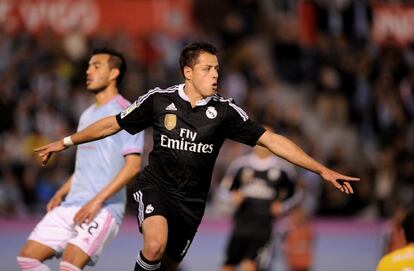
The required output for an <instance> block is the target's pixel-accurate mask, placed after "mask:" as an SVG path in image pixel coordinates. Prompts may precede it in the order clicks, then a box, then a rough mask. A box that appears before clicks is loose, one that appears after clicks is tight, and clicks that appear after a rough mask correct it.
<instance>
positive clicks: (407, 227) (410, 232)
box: [402, 210, 414, 243]
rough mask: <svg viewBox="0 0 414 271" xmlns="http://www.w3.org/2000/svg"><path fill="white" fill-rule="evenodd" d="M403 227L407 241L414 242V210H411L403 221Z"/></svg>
mask: <svg viewBox="0 0 414 271" xmlns="http://www.w3.org/2000/svg"><path fill="white" fill-rule="evenodd" d="M402 228H403V230H404V233H405V238H406V239H407V243H413V242H414V210H411V211H410V212H409V213H407V216H406V217H405V219H404V220H403V222H402Z"/></svg>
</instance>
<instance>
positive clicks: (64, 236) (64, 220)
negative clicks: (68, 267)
mask: <svg viewBox="0 0 414 271" xmlns="http://www.w3.org/2000/svg"><path fill="white" fill-rule="evenodd" d="M80 208H81V207H80V206H58V207H56V208H54V209H53V210H52V211H50V212H48V213H47V214H46V215H45V216H44V217H43V219H42V220H41V221H40V222H39V223H38V224H37V225H36V227H35V228H34V230H33V231H32V233H31V234H30V236H29V238H28V239H29V240H34V241H37V242H39V243H42V244H44V245H46V246H48V247H51V248H52V249H54V250H55V252H56V257H60V256H61V255H62V253H63V251H64V249H65V247H66V245H67V243H71V244H73V245H75V246H77V247H79V248H80V249H82V250H83V251H84V252H85V253H86V254H87V255H89V257H90V258H91V260H90V261H89V263H88V265H95V263H96V262H97V260H98V257H99V255H100V254H101V252H102V250H103V248H104V246H105V245H106V244H108V243H109V241H111V240H112V239H113V238H114V237H115V236H116V235H117V233H118V230H119V225H118V224H117V223H116V221H115V219H114V218H113V217H112V215H111V214H110V213H109V212H108V211H107V210H105V209H101V211H100V212H99V213H98V214H97V215H96V217H95V218H94V220H93V221H92V222H90V223H89V224H86V223H83V224H81V225H74V223H73V218H74V216H75V214H76V212H77V211H78V210H79V209H80Z"/></svg>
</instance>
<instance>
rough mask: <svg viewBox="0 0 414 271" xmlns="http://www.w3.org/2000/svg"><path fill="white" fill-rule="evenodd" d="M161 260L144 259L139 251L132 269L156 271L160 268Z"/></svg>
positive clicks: (136, 270)
mask: <svg viewBox="0 0 414 271" xmlns="http://www.w3.org/2000/svg"><path fill="white" fill-rule="evenodd" d="M160 267H161V260H157V261H150V260H147V259H145V257H144V255H142V251H140V252H139V254H138V257H137V261H136V262H135V268H134V271H157V270H160Z"/></svg>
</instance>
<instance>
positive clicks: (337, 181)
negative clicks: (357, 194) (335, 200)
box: [321, 168, 359, 194]
mask: <svg viewBox="0 0 414 271" xmlns="http://www.w3.org/2000/svg"><path fill="white" fill-rule="evenodd" d="M321 177H322V178H323V179H325V181H328V182H330V183H331V184H332V185H333V186H335V187H336V188H337V189H338V190H341V191H342V192H344V193H346V194H353V193H354V190H353V189H352V186H351V184H350V182H355V181H359V178H355V177H350V176H346V175H342V174H340V173H338V172H336V171H333V170H330V169H328V168H325V169H324V170H323V171H322V172H321Z"/></svg>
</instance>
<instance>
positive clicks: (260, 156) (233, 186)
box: [221, 126, 303, 271]
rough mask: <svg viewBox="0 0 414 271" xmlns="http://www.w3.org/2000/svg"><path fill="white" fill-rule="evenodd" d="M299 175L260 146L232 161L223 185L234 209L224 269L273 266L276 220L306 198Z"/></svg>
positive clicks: (246, 269) (251, 268) (224, 270)
mask: <svg viewBox="0 0 414 271" xmlns="http://www.w3.org/2000/svg"><path fill="white" fill-rule="evenodd" d="M266 129H268V130H270V131H272V129H271V128H270V127H268V126H267V127H266ZM296 177H297V174H296V172H295V169H294V168H293V167H292V165H290V164H288V163H287V162H285V161H283V160H281V159H279V158H277V157H275V156H274V155H273V154H272V153H271V152H270V151H268V150H267V149H265V148H263V147H260V146H256V147H254V148H253V152H252V153H250V154H248V155H246V156H242V157H239V158H237V159H235V160H234V161H233V162H232V163H231V164H230V166H229V169H228V170H227V173H226V175H225V177H224V178H223V181H222V183H221V188H222V189H224V190H225V191H227V193H230V194H229V195H228V196H229V197H230V201H231V203H232V204H233V205H234V206H235V212H234V216H233V229H232V231H231V233H230V237H229V240H228V243H227V249H226V252H225V253H226V256H225V261H224V265H223V268H222V269H221V270H222V271H234V270H243V271H256V270H263V271H264V270H271V265H272V262H271V260H272V256H273V254H274V247H273V246H274V244H273V241H272V235H273V224H274V220H275V219H276V218H279V217H280V216H282V215H285V214H287V213H288V212H289V211H290V210H291V209H292V208H294V207H295V206H296V205H298V204H299V203H300V201H301V200H302V198H303V191H301V189H297V188H296V187H295V186H296V183H295V181H296V180H295V178H296ZM238 266H240V269H237V268H238Z"/></svg>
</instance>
